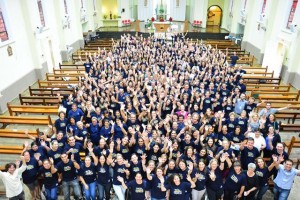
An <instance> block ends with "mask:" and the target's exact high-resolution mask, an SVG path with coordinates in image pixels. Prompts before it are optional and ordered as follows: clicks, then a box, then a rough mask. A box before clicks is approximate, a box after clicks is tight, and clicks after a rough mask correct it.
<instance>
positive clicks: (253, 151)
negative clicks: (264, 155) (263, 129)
mask: <svg viewBox="0 0 300 200" xmlns="http://www.w3.org/2000/svg"><path fill="white" fill-rule="evenodd" d="M240 149H241V164H242V168H243V169H244V170H247V167H248V164H249V163H255V159H256V158H257V157H258V156H259V154H260V153H259V151H258V149H257V148H256V147H255V146H254V139H253V138H251V137H250V138H248V141H247V145H244V143H241V146H240Z"/></svg>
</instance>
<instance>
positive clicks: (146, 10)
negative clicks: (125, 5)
mask: <svg viewBox="0 0 300 200" xmlns="http://www.w3.org/2000/svg"><path fill="white" fill-rule="evenodd" d="M152 17H153V3H152V1H148V3H147V5H146V6H145V5H144V0H138V19H139V20H141V21H144V20H147V19H150V18H152Z"/></svg>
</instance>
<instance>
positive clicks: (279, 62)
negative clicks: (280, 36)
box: [273, 42, 286, 78]
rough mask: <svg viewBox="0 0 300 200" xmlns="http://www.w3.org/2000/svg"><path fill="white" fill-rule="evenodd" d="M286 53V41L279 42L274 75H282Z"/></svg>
mask: <svg viewBox="0 0 300 200" xmlns="http://www.w3.org/2000/svg"><path fill="white" fill-rule="evenodd" d="M285 53H286V46H285V44H284V43H282V42H279V43H278V45H277V50H276V56H275V59H274V61H273V62H274V63H273V66H274V77H275V78H277V77H279V76H280V73H281V69H282V64H283V60H284V57H285Z"/></svg>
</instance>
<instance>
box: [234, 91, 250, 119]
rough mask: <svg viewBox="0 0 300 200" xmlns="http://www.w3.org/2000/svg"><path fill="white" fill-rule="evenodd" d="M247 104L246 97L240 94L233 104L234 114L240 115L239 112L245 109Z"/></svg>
mask: <svg viewBox="0 0 300 200" xmlns="http://www.w3.org/2000/svg"><path fill="white" fill-rule="evenodd" d="M247 103H248V101H246V95H245V94H244V93H242V94H241V95H240V98H239V99H237V100H236V102H235V107H234V112H235V114H237V115H240V114H241V112H242V111H243V110H244V109H245V106H246V104H247Z"/></svg>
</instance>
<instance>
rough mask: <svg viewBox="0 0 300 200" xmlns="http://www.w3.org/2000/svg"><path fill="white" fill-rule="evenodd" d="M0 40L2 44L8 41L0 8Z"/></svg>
mask: <svg viewBox="0 0 300 200" xmlns="http://www.w3.org/2000/svg"><path fill="white" fill-rule="evenodd" d="M0 39H1V41H2V42H4V41H6V40H8V39H9V37H8V33H7V29H6V26H5V21H4V17H3V14H2V10H1V8H0Z"/></svg>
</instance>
